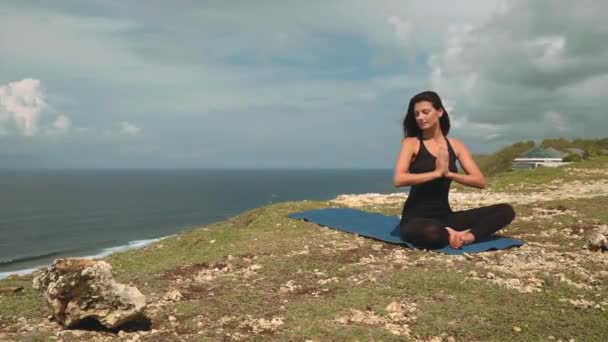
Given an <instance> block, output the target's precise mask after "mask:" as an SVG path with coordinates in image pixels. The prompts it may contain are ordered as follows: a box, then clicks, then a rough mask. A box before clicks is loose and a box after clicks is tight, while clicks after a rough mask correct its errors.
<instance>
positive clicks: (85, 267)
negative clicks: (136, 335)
mask: <svg viewBox="0 0 608 342" xmlns="http://www.w3.org/2000/svg"><path fill="white" fill-rule="evenodd" d="M111 270H112V267H111V266H110V264H108V263H107V262H105V261H96V260H88V259H78V258H65V259H57V260H55V261H54V262H53V264H52V265H51V266H49V267H47V268H45V269H43V270H42V271H41V272H39V273H38V274H37V275H36V277H35V278H34V280H33V287H34V288H35V289H37V290H40V291H43V292H44V296H45V298H46V301H47V303H48V304H49V306H50V307H51V310H52V311H53V316H54V317H55V320H56V321H57V322H58V323H60V324H62V325H63V326H64V327H66V328H71V327H74V326H76V325H78V324H79V323H80V322H81V321H82V320H84V319H91V318H92V319H95V320H97V321H99V323H100V324H102V325H103V326H105V327H107V328H116V327H118V326H120V325H123V324H125V323H127V322H130V321H134V320H137V319H139V318H141V317H142V313H143V310H144V308H145V307H146V297H145V296H144V295H143V294H142V293H141V292H140V291H139V290H138V289H137V288H135V287H133V286H128V285H124V284H119V283H117V282H116V281H115V280H114V277H113V276H112V273H111Z"/></svg>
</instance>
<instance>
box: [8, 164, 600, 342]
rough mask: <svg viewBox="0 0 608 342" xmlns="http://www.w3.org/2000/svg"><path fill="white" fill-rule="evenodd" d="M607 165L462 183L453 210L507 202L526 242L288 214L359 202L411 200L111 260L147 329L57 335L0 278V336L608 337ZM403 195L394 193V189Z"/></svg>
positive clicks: (254, 215) (38, 304) (386, 209)
mask: <svg viewBox="0 0 608 342" xmlns="http://www.w3.org/2000/svg"><path fill="white" fill-rule="evenodd" d="M607 180H608V160H607V159H602V158H597V159H593V160H590V161H585V162H581V163H574V164H571V165H569V166H568V167H567V168H558V169H550V170H547V169H535V170H522V171H517V172H509V173H505V174H500V175H497V176H496V177H492V178H489V179H488V188H486V189H484V190H477V189H469V188H464V187H461V186H457V185H456V186H454V188H453V192H452V193H451V194H450V201H451V205H452V207H453V209H454V210H460V209H466V208H472V207H477V206H480V205H488V204H493V203H498V202H508V203H511V204H512V205H513V206H514V207H515V209H516V213H517V216H516V218H515V221H514V222H513V223H512V224H511V225H510V226H508V227H507V228H506V229H504V230H501V231H500V232H501V233H502V234H504V235H508V236H512V237H516V238H520V239H524V240H525V241H526V242H527V244H526V245H524V246H522V247H517V248H512V249H508V250H501V251H491V252H484V253H479V254H472V255H464V256H450V255H444V254H438V253H434V252H425V251H422V250H410V249H406V248H403V247H401V246H397V245H391V244H386V243H382V242H379V241H375V240H371V239H366V238H362V237H359V236H355V235H352V234H348V233H344V232H341V231H337V230H333V229H328V228H324V227H321V226H318V225H315V224H311V223H308V222H304V221H298V220H293V219H289V218H288V217H287V215H288V214H289V213H291V212H294V211H301V210H308V209H313V208H324V207H335V206H350V207H358V208H362V209H364V210H370V211H379V212H382V213H385V214H388V215H399V214H400V212H401V206H402V204H403V200H405V196H406V195H405V194H395V195H373V194H368V195H344V196H340V197H338V198H336V199H334V200H332V201H328V202H319V201H301V202H283V203H276V204H273V205H270V206H266V207H262V208H257V209H254V210H250V211H247V212H244V213H242V214H241V215H239V216H236V217H233V218H231V219H230V220H227V221H224V222H219V223H216V224H213V225H210V226H208V227H201V228H200V229H194V230H191V231H187V232H184V233H182V234H180V235H178V236H175V237H173V238H169V239H165V240H162V241H160V242H158V243H157V244H154V245H150V246H147V247H145V248H143V249H140V250H132V251H128V252H125V253H120V254H115V255H112V256H110V257H107V258H105V259H104V260H105V261H107V262H108V263H110V264H111V266H112V270H113V275H114V277H115V278H116V280H117V281H118V282H120V283H124V284H130V285H133V286H136V287H137V288H138V289H139V290H140V291H141V292H142V293H143V294H144V295H145V296H146V298H147V299H148V305H147V307H146V309H145V314H146V316H147V317H149V318H150V322H149V324H147V325H140V326H132V327H128V328H125V330H124V331H111V330H102V331H96V330H95V328H92V329H93V330H92V331H85V330H77V331H67V332H65V331H63V332H62V331H61V330H60V327H59V326H58V325H57V324H56V323H54V322H53V321H50V320H49V318H48V315H50V311H49V309H48V308H47V306H46V304H45V302H44V299H43V298H42V296H41V294H40V293H39V292H37V291H35V290H33V289H32V278H33V275H30V276H26V277H21V278H15V279H6V280H3V281H0V287H9V286H20V287H23V290H21V291H18V292H16V293H12V292H11V293H1V294H0V340H6V339H8V340H10V339H13V340H23V341H30V340H36V339H39V340H46V339H48V337H49V336H54V337H60V338H62V339H64V340H70V338H73V339H76V340H114V339H117V338H121V337H124V338H125V339H130V340H153V341H159V340H163V341H164V340H175V341H177V340H192V341H196V340H202V339H208V340H243V339H252V338H257V339H259V340H312V341H325V340H354V339H357V338H359V339H361V338H362V336H365V338H364V339H366V340H367V339H374V340H403V339H408V338H409V339H411V340H419V341H460V340H465V341H466V340H508V339H511V340H516V341H520V340H545V339H549V338H551V336H553V338H554V339H555V340H558V339H561V340H565V341H567V340H570V339H572V338H574V339H575V340H576V341H601V340H607V339H608V332H607V330H606V329H605V322H606V319H608V298H606V293H608V291H607V290H608V285H607V284H608V253H606V252H602V250H601V249H590V248H588V246H589V244H588V243H589V239H591V238H592V237H593V235H594V234H596V233H597V232H599V231H601V230H602V229H603V228H602V227H603V225H605V224H606V223H608V211H606V208H608V182H607ZM396 190H397V191H398V189H396Z"/></svg>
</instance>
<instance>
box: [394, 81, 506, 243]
mask: <svg viewBox="0 0 608 342" xmlns="http://www.w3.org/2000/svg"><path fill="white" fill-rule="evenodd" d="M403 129H404V134H405V138H404V139H403V140H402V142H401V148H400V151H399V156H398V158H397V161H396V163H395V169H394V179H393V183H394V185H395V186H396V187H400V186H410V187H411V188H410V192H409V195H408V197H407V200H406V201H405V203H404V205H403V211H402V215H401V221H400V227H401V238H402V239H403V240H404V241H407V242H410V243H412V244H414V245H416V246H423V247H427V248H442V247H445V246H446V245H449V246H450V247H452V248H456V249H458V248H461V247H462V246H463V245H466V244H469V243H471V242H473V241H475V240H476V239H480V238H482V237H486V236H489V235H491V234H493V233H495V232H496V231H498V230H500V229H502V228H504V227H505V226H507V225H508V224H510V223H511V222H512V221H513V219H514V218H515V211H514V210H513V207H512V206H511V205H510V204H507V203H500V204H494V205H489V206H483V207H478V208H473V209H468V210H462V211H452V209H451V208H450V204H449V201H448V193H449V190H450V185H451V183H452V180H454V181H456V182H458V183H461V184H464V185H467V186H471V187H476V188H480V189H483V188H484V187H485V179H484V176H483V174H482V173H481V171H480V170H479V168H478V167H477V165H476V164H475V161H474V160H473V158H472V157H471V154H470V153H469V151H468V149H467V148H466V146H465V145H464V143H463V142H462V141H460V140H458V139H454V138H448V137H447V135H448V132H449V131H450V120H449V117H448V113H447V111H446V110H445V108H444V107H443V104H442V102H441V99H440V97H439V95H437V94H436V93H435V92H432V91H425V92H422V93H420V94H417V95H415V96H414V97H413V98H412V99H411V100H410V103H409V106H408V111H407V114H406V117H405V119H404V121H403ZM456 160H458V161H459V163H460V165H461V166H462V168H463V169H464V171H465V173H466V174H459V173H458V169H457V167H456Z"/></svg>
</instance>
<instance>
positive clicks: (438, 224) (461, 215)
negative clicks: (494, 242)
mask: <svg viewBox="0 0 608 342" xmlns="http://www.w3.org/2000/svg"><path fill="white" fill-rule="evenodd" d="M514 218H515V211H514V210H513V207H512V206H511V205H509V204H507V203H500V204H493V205H489V206H485V207H479V208H474V209H468V210H462V211H455V212H453V213H451V214H450V215H448V216H446V217H444V218H440V219H439V218H424V217H415V218H412V219H409V220H402V221H401V224H400V226H401V238H402V239H403V240H404V241H407V242H410V243H412V244H414V245H416V246H422V247H428V248H443V247H445V246H446V245H447V244H448V242H449V234H448V231H447V230H446V229H445V227H450V228H453V229H454V230H458V231H463V230H467V229H470V230H471V231H470V233H472V234H473V236H475V240H478V239H481V238H483V237H486V236H489V235H491V234H493V233H495V232H496V231H498V230H499V229H501V228H503V227H505V226H506V225H508V224H509V223H511V222H512V221H513V219H514Z"/></svg>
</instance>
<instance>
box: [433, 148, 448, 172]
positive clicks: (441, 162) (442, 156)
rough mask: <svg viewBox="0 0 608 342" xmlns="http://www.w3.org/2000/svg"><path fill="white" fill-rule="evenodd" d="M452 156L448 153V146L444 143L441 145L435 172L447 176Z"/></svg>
mask: <svg viewBox="0 0 608 342" xmlns="http://www.w3.org/2000/svg"><path fill="white" fill-rule="evenodd" d="M449 163H450V157H449V154H448V150H447V148H445V147H444V146H442V145H439V154H438V155H437V158H436V159H435V172H436V173H437V174H438V175H439V176H440V177H445V176H447V175H448V172H450V170H449Z"/></svg>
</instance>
